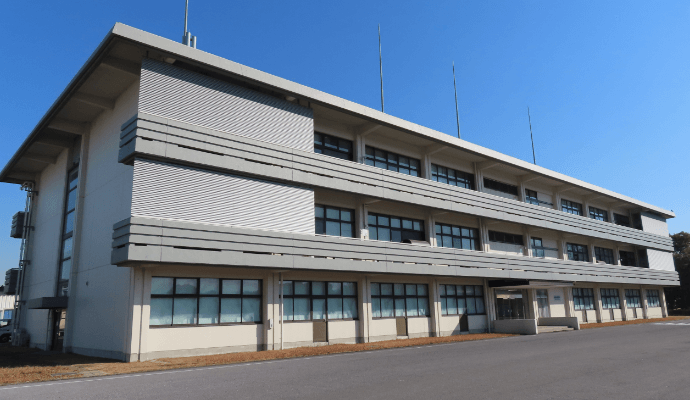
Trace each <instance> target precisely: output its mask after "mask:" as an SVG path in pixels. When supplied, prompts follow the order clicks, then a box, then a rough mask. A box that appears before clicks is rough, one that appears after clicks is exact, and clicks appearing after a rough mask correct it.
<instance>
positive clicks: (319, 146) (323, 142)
mask: <svg viewBox="0 0 690 400" xmlns="http://www.w3.org/2000/svg"><path fill="white" fill-rule="evenodd" d="M318 135H320V136H321V137H322V138H321V143H320V144H319V143H317V141H316V139H317V136H318ZM326 139H330V140H337V141H338V148H337V149H334V148H331V147H328V146H327V145H326ZM341 141H343V142H347V143H348V144H349V145H350V150H349V152H348V151H343V150H340V148H341V146H340V145H341ZM317 150H321V151H317ZM325 151H327V152H329V153H326V152H325ZM314 153H316V154H322V155H324V156H329V157H334V158H339V159H341V160H346V161H353V160H354V154H355V151H354V142H353V141H352V140H349V139H343V138H340V137H338V136H333V135H329V134H326V133H323V132H317V131H314ZM330 153H332V154H330ZM333 154H342V155H345V157H338V156H337V155H333Z"/></svg>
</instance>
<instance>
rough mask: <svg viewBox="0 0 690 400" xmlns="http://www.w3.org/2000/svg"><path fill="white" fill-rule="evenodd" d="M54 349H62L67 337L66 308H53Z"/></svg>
mask: <svg viewBox="0 0 690 400" xmlns="http://www.w3.org/2000/svg"><path fill="white" fill-rule="evenodd" d="M52 312H53V347H52V350H53V351H62V342H63V339H64V338H65V316H66V315H67V310H65V309H64V308H62V309H56V310H53V311H52Z"/></svg>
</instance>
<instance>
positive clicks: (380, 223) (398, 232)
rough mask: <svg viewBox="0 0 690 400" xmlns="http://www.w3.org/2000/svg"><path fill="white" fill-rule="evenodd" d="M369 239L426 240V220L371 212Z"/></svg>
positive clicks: (391, 240) (393, 240)
mask: <svg viewBox="0 0 690 400" xmlns="http://www.w3.org/2000/svg"><path fill="white" fill-rule="evenodd" d="M367 222H368V229H369V239H371V240H383V241H386V242H398V243H400V242H403V241H405V240H425V239H426V238H425V236H424V221H421V220H415V219H409V218H401V217H394V216H390V215H382V214H374V213H369V216H368V218H367Z"/></svg>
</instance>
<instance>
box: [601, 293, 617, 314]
mask: <svg viewBox="0 0 690 400" xmlns="http://www.w3.org/2000/svg"><path fill="white" fill-rule="evenodd" d="M601 306H602V308H603V309H604V310H611V309H614V308H621V298H620V296H618V289H601Z"/></svg>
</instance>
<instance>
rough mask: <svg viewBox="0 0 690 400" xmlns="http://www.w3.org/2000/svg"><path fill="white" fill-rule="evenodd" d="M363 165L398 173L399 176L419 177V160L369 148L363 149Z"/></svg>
mask: <svg viewBox="0 0 690 400" xmlns="http://www.w3.org/2000/svg"><path fill="white" fill-rule="evenodd" d="M365 152H366V156H365V164H367V165H373V166H374V167H379V168H383V169H387V170H389V171H395V172H400V173H401V174H406V175H412V176H419V174H420V169H419V165H420V163H419V160H417V159H414V158H410V157H407V156H402V155H399V154H395V153H391V152H388V151H385V150H380V149H377V148H374V147H371V146H366V148H365Z"/></svg>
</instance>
